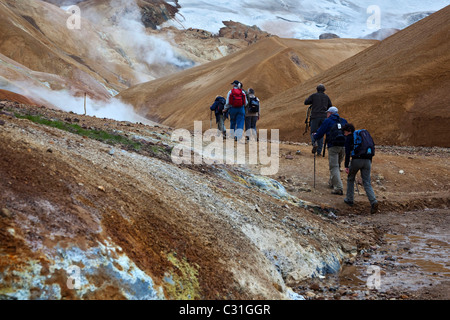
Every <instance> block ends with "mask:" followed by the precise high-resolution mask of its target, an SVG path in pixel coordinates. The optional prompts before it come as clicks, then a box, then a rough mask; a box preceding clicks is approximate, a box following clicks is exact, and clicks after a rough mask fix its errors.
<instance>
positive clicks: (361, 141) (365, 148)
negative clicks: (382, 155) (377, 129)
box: [351, 129, 375, 158]
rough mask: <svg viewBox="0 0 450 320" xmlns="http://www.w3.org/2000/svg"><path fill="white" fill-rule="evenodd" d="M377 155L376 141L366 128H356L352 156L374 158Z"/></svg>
mask: <svg viewBox="0 0 450 320" xmlns="http://www.w3.org/2000/svg"><path fill="white" fill-rule="evenodd" d="M374 155H375V143H374V142H373V139H372V136H371V135H370V133H369V131H367V130H366V129H361V130H356V131H355V132H354V133H353V150H352V152H351V156H352V157H360V158H372V157H373V156H374Z"/></svg>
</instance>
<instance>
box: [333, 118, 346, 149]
mask: <svg viewBox="0 0 450 320" xmlns="http://www.w3.org/2000/svg"><path fill="white" fill-rule="evenodd" d="M342 127H343V125H342V123H341V118H339V119H338V121H337V122H336V123H334V124H333V126H332V127H331V129H330V142H331V144H332V145H333V146H334V147H343V146H345V135H344V131H343V130H342Z"/></svg>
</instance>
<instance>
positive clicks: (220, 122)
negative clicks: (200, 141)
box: [209, 96, 228, 137]
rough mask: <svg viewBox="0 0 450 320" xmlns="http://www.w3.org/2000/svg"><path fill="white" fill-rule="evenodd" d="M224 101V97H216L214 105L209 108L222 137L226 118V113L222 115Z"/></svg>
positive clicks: (224, 134) (224, 133) (224, 131)
mask: <svg viewBox="0 0 450 320" xmlns="http://www.w3.org/2000/svg"><path fill="white" fill-rule="evenodd" d="M226 102H227V101H226V100H225V98H224V97H221V96H216V99H215V100H214V103H213V104H212V105H211V106H210V107H209V108H210V109H211V111H214V114H215V115H216V123H217V129H218V130H219V132H220V133H221V134H223V136H224V137H225V136H226V133H227V131H226V129H225V124H224V123H225V119H227V118H228V113H223V109H224V108H225V104H226Z"/></svg>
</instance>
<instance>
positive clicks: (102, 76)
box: [0, 0, 136, 99]
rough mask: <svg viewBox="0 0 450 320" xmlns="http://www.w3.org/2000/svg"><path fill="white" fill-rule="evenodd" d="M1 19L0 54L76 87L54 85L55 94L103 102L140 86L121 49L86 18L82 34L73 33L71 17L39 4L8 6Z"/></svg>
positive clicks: (0, 7) (0, 4)
mask: <svg viewBox="0 0 450 320" xmlns="http://www.w3.org/2000/svg"><path fill="white" fill-rule="evenodd" d="M0 17H1V19H0V52H1V53H2V54H3V55H4V56H6V57H8V58H10V59H11V60H14V61H15V62H17V63H19V64H21V65H23V66H25V67H26V68H28V69H30V70H33V71H36V72H43V73H47V74H52V75H56V76H59V77H63V78H64V79H66V80H69V82H70V85H71V87H72V88H70V87H69V88H67V87H64V86H63V84H62V83H61V81H58V80H55V81H49V85H50V87H51V88H52V89H57V90H61V89H64V88H65V89H72V91H74V93H76V92H77V91H81V92H89V93H90V95H91V96H92V97H96V98H98V99H100V98H107V97H109V96H111V92H113V91H120V90H122V89H124V88H126V87H127V86H126V85H125V84H124V83H123V82H126V81H130V82H135V81H136V80H135V77H136V76H135V72H134V71H133V70H132V68H131V67H130V66H129V65H128V62H127V61H126V59H125V58H124V57H122V56H121V55H120V48H119V47H118V46H116V44H114V43H113V42H111V39H109V38H108V37H106V36H105V37H104V38H102V33H101V30H99V29H97V28H96V27H94V26H93V25H92V24H90V23H89V21H87V20H84V19H83V18H82V21H81V23H82V28H81V29H79V30H76V29H75V30H70V29H69V28H67V25H66V22H67V20H68V18H69V17H70V16H69V14H67V13H66V12H65V11H63V10H61V9H60V8H58V7H56V6H54V5H51V4H48V3H46V2H42V1H35V0H31V1H24V0H20V1H9V0H2V1H0ZM94 48H95V50H94ZM97 52H101V54H97ZM105 59H107V60H108V62H109V63H108V65H105V64H104V63H103V61H104V60H105ZM9 80H10V81H14V80H16V79H14V78H12V79H11V78H9Z"/></svg>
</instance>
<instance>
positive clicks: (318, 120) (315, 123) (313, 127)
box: [310, 118, 326, 155]
mask: <svg viewBox="0 0 450 320" xmlns="http://www.w3.org/2000/svg"><path fill="white" fill-rule="evenodd" d="M325 119H326V118H315V119H311V120H310V125H311V143H312V144H314V142H315V141H316V140H315V139H314V137H313V133H315V132H316V131H317V130H318V129H319V127H320V126H321V124H322V122H323V121H324V120H325ZM317 145H318V147H317V154H319V155H320V154H322V147H323V137H322V138H320V139H319V140H317Z"/></svg>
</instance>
